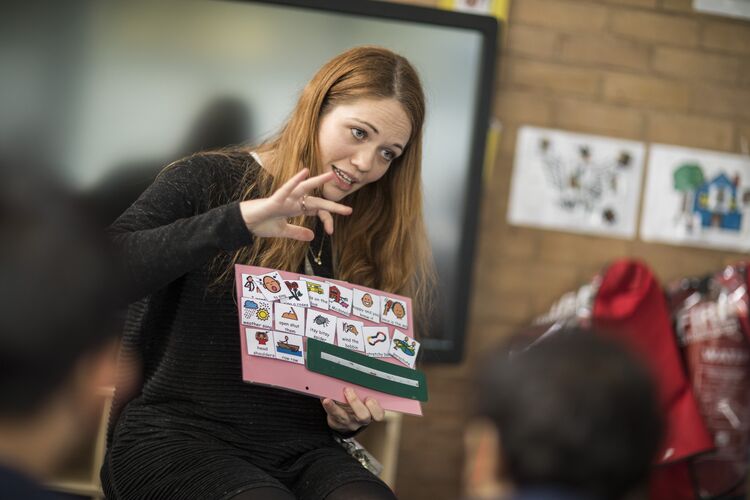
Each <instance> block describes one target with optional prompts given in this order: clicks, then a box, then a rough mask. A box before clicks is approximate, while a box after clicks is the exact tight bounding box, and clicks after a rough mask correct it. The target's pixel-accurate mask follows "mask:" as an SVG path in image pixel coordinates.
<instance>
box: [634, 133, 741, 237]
mask: <svg viewBox="0 0 750 500" xmlns="http://www.w3.org/2000/svg"><path fill="white" fill-rule="evenodd" d="M645 189H646V193H645V199H644V205H643V212H642V218H641V219H642V220H641V238H643V239H644V240H645V241H657V242H665V243H672V244H681V245H691V246H702V247H711V248H721V249H727V250H739V251H747V250H750V157H748V156H741V155H732V154H727V153H719V152H716V151H706V150H701V149H688V148H682V147H677V146H667V145H662V144H654V145H652V146H651V151H650V153H649V159H648V174H647V179H646V188H645Z"/></svg>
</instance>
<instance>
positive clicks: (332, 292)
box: [328, 285, 349, 307]
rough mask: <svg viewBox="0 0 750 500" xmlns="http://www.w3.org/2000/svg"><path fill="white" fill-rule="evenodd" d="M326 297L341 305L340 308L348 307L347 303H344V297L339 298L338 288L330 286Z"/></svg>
mask: <svg viewBox="0 0 750 500" xmlns="http://www.w3.org/2000/svg"><path fill="white" fill-rule="evenodd" d="M328 297H329V298H330V299H331V300H332V301H334V302H336V303H337V304H339V305H341V307H349V303H348V302H347V301H346V299H345V298H344V297H342V296H341V291H340V290H339V289H338V287H336V286H334V285H331V288H330V289H329V290H328Z"/></svg>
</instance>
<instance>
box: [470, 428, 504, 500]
mask: <svg viewBox="0 0 750 500" xmlns="http://www.w3.org/2000/svg"><path fill="white" fill-rule="evenodd" d="M464 453H465V460H464V496H465V498H469V499H490V498H492V499H499V498H501V497H503V496H504V495H506V494H507V493H508V492H509V490H510V487H509V485H507V484H504V480H503V471H502V459H501V458H500V457H501V446H500V435H499V433H498V431H497V427H496V426H495V425H494V424H493V423H492V422H491V421H489V420H487V419H485V418H475V419H473V420H470V421H469V423H468V425H467V426H466V431H465V433H464Z"/></svg>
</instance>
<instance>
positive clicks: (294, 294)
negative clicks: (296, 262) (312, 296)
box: [284, 281, 302, 300]
mask: <svg viewBox="0 0 750 500" xmlns="http://www.w3.org/2000/svg"><path fill="white" fill-rule="evenodd" d="M284 283H286V287H287V288H288V289H289V292H290V294H291V295H289V298H290V299H292V300H300V299H302V292H300V290H299V284H298V283H297V282H296V281H285V282H284Z"/></svg>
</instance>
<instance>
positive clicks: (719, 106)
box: [690, 85, 750, 119]
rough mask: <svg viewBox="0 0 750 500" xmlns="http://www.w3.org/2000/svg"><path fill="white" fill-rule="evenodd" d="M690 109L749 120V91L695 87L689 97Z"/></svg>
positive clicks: (716, 87) (709, 86) (711, 86)
mask: <svg viewBox="0 0 750 500" xmlns="http://www.w3.org/2000/svg"><path fill="white" fill-rule="evenodd" d="M690 101H691V102H690V107H691V109H693V110H695V111H699V112H704V113H708V114H714V115H721V116H726V117H739V118H746V119H747V118H750V90H745V89H740V88H730V87H721V86H718V85H695V86H694V87H693V90H692V92H691V97H690Z"/></svg>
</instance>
